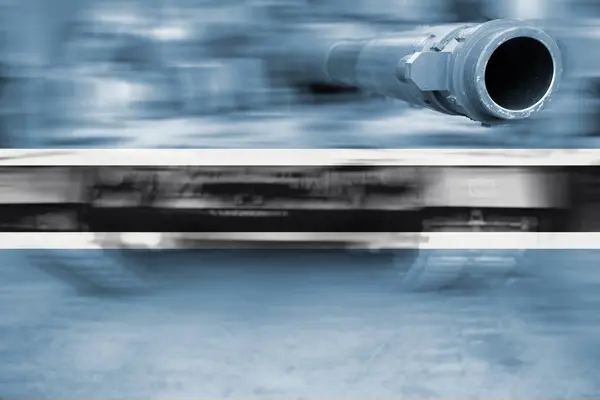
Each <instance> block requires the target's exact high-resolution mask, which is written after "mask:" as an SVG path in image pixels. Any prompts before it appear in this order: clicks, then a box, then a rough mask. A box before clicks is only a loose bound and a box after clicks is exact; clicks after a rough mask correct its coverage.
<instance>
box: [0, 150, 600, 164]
mask: <svg viewBox="0 0 600 400" xmlns="http://www.w3.org/2000/svg"><path fill="white" fill-rule="evenodd" d="M339 164H352V165H390V166H392V165H412V166H415V165H427V166H429V165H430V166H477V165H479V166H510V165H512V166H585V165H596V164H600V149H597V150H596V149H594V150H590V149H586V150H447V149H424V150H419V149H383V150H344V149H263V150H261V149H231V150H223V149H198V150H180V149H177V150H166V149H155V150H149V149H100V150H92V149H87V150H49V149H45V150H15V149H13V150H10V149H3V150H0V166H51V165H53V166H101V165H105V166H108V165H113V166H133V165H135V166H176V165H189V166H236V165H237V166H253V165H256V166H328V165H339Z"/></svg>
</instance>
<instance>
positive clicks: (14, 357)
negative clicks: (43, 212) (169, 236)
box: [0, 251, 600, 399]
mask: <svg viewBox="0 0 600 400" xmlns="http://www.w3.org/2000/svg"><path fill="white" fill-rule="evenodd" d="M408 260H409V259H408V257H407V263H408ZM599 261H600V251H596V252H583V251H580V252H571V253H566V252H559V253H551V252H547V253H545V255H544V256H543V257H542V260H541V261H540V264H538V265H537V266H536V267H535V269H536V273H537V274H538V276H541V277H542V278H544V279H542V280H537V279H535V280H531V279H525V280H520V281H516V282H513V283H512V284H511V285H509V286H500V287H496V288H492V289H488V290H469V291H457V292H455V293H452V294H450V293H447V294H435V295H433V294H420V295H408V294H402V293H400V292H399V290H398V286H397V282H398V280H397V279H398V275H397V273H398V272H397V271H394V270H393V269H391V268H390V259H389V257H388V256H386V255H363V254H347V253H341V252H318V253H315V252H313V253H309V252H301V251H294V252H291V251H277V252H275V251H273V252H265V251H243V252H242V251H239V252H232V251H222V252H213V253H209V254H207V253H198V252H178V253H175V254H174V253H171V254H169V255H165V256H163V257H156V258H154V259H153V260H152V262H151V266H153V267H155V268H156V267H163V268H164V267H166V268H168V269H163V270H161V271H162V272H160V273H159V272H158V270H155V274H154V275H153V276H154V278H153V279H154V282H160V283H161V285H160V287H159V288H157V289H156V290H155V291H153V292H152V293H150V294H147V295H143V296H139V297H134V298H105V299H98V298H84V297H77V296H75V294H74V293H73V292H72V290H71V289H69V288H68V287H66V286H63V284H61V283H58V282H57V281H55V280H53V279H51V278H49V277H48V276H47V275H45V274H44V273H42V272H39V271H37V270H35V269H33V268H31V267H30V265H28V264H27V261H26V259H25V257H24V254H23V253H22V252H19V251H3V252H2V253H0V282H2V283H1V284H0V297H1V300H0V304H1V306H0V307H1V310H0V311H1V316H0V361H1V362H0V396H1V397H3V398H17V397H19V398H29V399H31V398H90V399H92V398H98V399H100V398H103V399H106V398H149V399H155V398H156V399H158V398H163V399H164V398H209V397H210V398H221V397H223V398H225V397H227V398H248V397H263V398H264V397H267V396H269V397H278V398H292V397H293V398H306V397H322V398H324V397H336V398H342V397H344V398H349V397H352V398H361V397H369V398H384V397H387V398H392V397H393V398H448V399H450V398H452V399H457V398H484V397H485V398H521V399H523V398H546V399H547V398H567V397H568V398H575V397H577V398H582V397H596V396H598V395H599V394H600V382H599V381H598V379H597V377H598V374H597V370H598V367H599V365H600V364H599V362H598V361H597V360H600V357H599V356H600V353H599V350H598V349H600V316H599V315H596V314H600V313H597V312H596V311H597V310H598V308H599V307H600V290H598V289H599V288H600V269H599V268H597V266H598V264H599Z"/></svg>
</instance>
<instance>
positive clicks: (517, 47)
mask: <svg viewBox="0 0 600 400" xmlns="http://www.w3.org/2000/svg"><path fill="white" fill-rule="evenodd" d="M298 47H301V48H302V49H299V48H298ZM298 47H294V46H289V50H287V51H288V54H287V56H286V57H285V60H284V63H286V68H288V71H289V72H291V73H292V74H293V75H294V76H293V79H294V80H296V81H298V80H304V81H305V82H309V81H310V82H311V83H328V84H337V85H343V86H349V87H355V88H358V89H362V90H365V91H368V92H372V93H378V94H380V95H384V96H387V97H391V98H395V99H399V100H402V101H405V102H407V103H410V104H413V105H416V106H422V107H426V108H430V109H432V110H435V111H438V112H441V113H445V114H450V115H462V116H466V117H468V118H470V119H472V120H474V121H478V122H481V123H483V124H487V125H493V124H497V123H505V122H508V121H514V120H520V119H525V118H528V117H530V116H532V115H533V114H535V113H537V112H539V111H540V110H542V109H543V108H544V106H546V105H547V103H548V102H549V100H550V99H551V98H552V95H553V93H554V92H555V91H556V89H557V87H558V84H559V82H560V78H561V75H562V70H563V66H562V55H561V51H560V49H559V46H558V45H557V42H556V41H555V40H554V38H553V37H551V36H550V35H549V34H547V33H546V32H545V31H544V30H542V29H541V28H539V27H536V26H534V25H531V24H529V23H527V22H524V21H518V20H508V19H500V20H493V21H489V22H486V23H481V24H461V25H443V26H433V27H428V28H422V29H418V30H415V31H410V32H400V33H397V34H391V35H386V36H381V37H375V38H370V39H364V40H363V39H358V40H357V39H349V40H330V41H323V40H313V38H306V37H305V38H304V39H303V43H301V44H300V46H298ZM289 51H293V52H294V53H289Z"/></svg>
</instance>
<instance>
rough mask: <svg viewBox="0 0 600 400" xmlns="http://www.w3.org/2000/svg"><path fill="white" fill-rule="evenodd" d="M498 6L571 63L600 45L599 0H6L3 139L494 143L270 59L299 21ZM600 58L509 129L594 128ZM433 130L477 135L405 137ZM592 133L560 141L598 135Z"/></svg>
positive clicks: (471, 12)
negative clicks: (559, 39)
mask: <svg viewBox="0 0 600 400" xmlns="http://www.w3.org/2000/svg"><path fill="white" fill-rule="evenodd" d="M502 17H511V18H512V17H514V18H524V19H533V20H539V21H541V23H542V25H544V26H551V27H552V28H553V29H556V30H561V29H562V32H568V34H569V37H570V39H572V40H570V41H568V43H567V47H569V48H573V49H575V50H574V51H572V52H569V53H568V59H569V60H570V61H569V62H570V63H575V62H576V61H577V60H579V59H581V58H585V57H589V56H590V55H591V56H593V55H594V52H590V51H589V49H590V47H593V46H596V42H597V40H598V39H600V29H599V28H600V3H599V2H597V1H593V0H528V1H519V0H420V1H417V0H346V1H339V0H219V1H214V0H213V1H210V0H119V1H116V0H55V1H52V2H48V1H43V0H18V1H17V0H2V1H0V18H1V19H2V20H1V21H0V82H1V83H0V88H1V89H0V93H1V95H0V100H1V103H0V104H1V106H0V112H1V118H0V121H1V126H2V128H0V129H2V135H0V140H1V141H2V143H1V144H0V145H1V146H3V147H46V146H54V147H55V146H61V147H65V146H75V147H90V146H91V147H98V146H100V147H115V146H120V147H265V146H267V147H271V146H276V147H277V146H278V147H282V146H283V147H348V146H351V147H354V146H367V145H368V146H382V147H398V146H400V147H404V146H411V147H413V146H417V147H418V146H422V145H424V144H423V143H425V142H427V143H435V144H436V145H437V146H446V145H452V146H456V145H457V144H458V145H459V146H463V145H474V146H478V145H479V143H478V141H481V140H482V139H481V137H483V136H485V137H487V139H486V140H488V143H487V145H492V146H499V145H500V143H498V142H497V141H495V142H492V143H489V141H490V140H491V139H490V138H491V137H493V136H494V135H489V134H488V135H485V134H484V133H483V132H486V130H485V129H482V128H480V127H478V126H477V125H476V124H472V123H470V121H463V120H462V119H461V118H452V117H450V118H449V117H446V116H440V115H436V114H435V113H433V112H429V111H423V110H412V109H410V107H409V106H407V105H404V104H402V103H401V102H399V101H393V100H389V99H387V100H384V99H377V98H372V97H369V98H368V99H365V96H364V95H361V94H357V93H352V92H344V93H340V92H339V90H338V91H336V90H333V89H332V88H323V87H311V88H296V89H298V90H292V89H290V88H289V85H284V84H282V82H281V78H280V77H279V76H278V75H277V71H276V69H277V68H276V67H275V68H274V67H273V65H274V64H275V65H276V63H273V62H266V61H267V60H266V59H267V58H268V53H269V50H270V49H273V48H274V47H276V46H282V45H284V46H294V45H297V44H295V43H281V42H282V37H283V36H282V35H283V34H288V33H292V32H300V31H306V30H313V31H314V32H317V33H320V32H322V33H323V34H324V35H325V34H326V35H329V36H337V37H349V38H351V37H358V36H365V34H366V35H371V34H378V33H382V32H390V31H398V30H404V29H411V28H414V27H415V26H417V25H423V24H445V23H454V22H482V21H486V20H489V19H494V18H502ZM596 36H597V38H596ZM286 37H288V36H286ZM290 37H293V35H292V36H290ZM594 63H595V62H592V61H590V65H594ZM596 69H597V70H598V71H600V63H598V68H595V67H594V68H588V69H587V70H586V71H585V77H584V78H585V79H578V80H576V81H573V82H572V83H570V84H568V85H565V86H566V89H563V92H569V93H571V94H572V93H575V94H576V95H575V96H571V99H572V98H573V97H574V98H576V99H577V100H578V102H577V105H576V106H573V105H572V104H571V103H572V101H569V100H568V99H566V100H564V101H562V102H561V101H558V102H557V103H558V104H559V105H557V106H556V109H558V110H559V111H560V112H558V111H557V112H553V113H546V114H548V115H550V114H552V117H551V118H550V117H548V118H550V119H551V122H550V123H548V122H547V121H546V122H540V121H537V122H536V124H535V125H533V126H534V127H533V128H532V127H531V126H529V125H528V126H527V127H523V126H520V127H519V128H513V130H515V129H517V130H519V131H527V132H531V131H532V130H534V131H536V132H538V131H544V132H545V134H550V131H553V132H554V131H559V132H558V133H559V135H558V136H560V137H563V136H565V135H564V134H565V133H567V131H568V134H569V135H568V136H569V137H572V136H581V135H583V136H589V135H594V134H595V133H596V132H598V130H597V125H598V123H597V120H599V119H600V118H598V117H597V115H598V114H599V113H598V112H597V110H598V108H599V107H598V106H597V103H598V102H597V100H596V98H597V93H595V92H598V90H597V87H598V86H599V85H598V84H597V83H596V81H597V79H596ZM566 97H568V96H566ZM566 97H565V98H566ZM583 98H585V99H586V100H585V107H582V106H581V104H580V101H581V99H583ZM315 105H316V106H315ZM340 105H341V106H340ZM564 113H567V114H569V113H570V114H569V115H568V116H567V117H564V115H563V114H564ZM573 113H578V117H576V118H574V117H573V116H572V114H573ZM559 114H560V115H559ZM413 115H414V116H413ZM398 118H400V119H401V120H402V123H400V124H399V123H398ZM342 120H343V121H344V122H343V123H342V122H340V121H342ZM365 121H369V126H368V127H367V126H364V125H365ZM557 121H558V122H561V121H563V122H564V123H562V124H561V123H557ZM575 121H576V122H575ZM265 124H266V125H265ZM348 124H353V125H352V129H348ZM540 124H541V125H540ZM530 125H531V124H530ZM367 129H368V130H369V132H367V137H369V138H370V140H369V141H368V143H365V142H367V141H365V140H364V138H365V133H366V130H367ZM323 132H327V134H326V135H323V134H322V133H323ZM336 132H338V134H336ZM339 132H346V133H347V134H345V135H342V136H341V137H340V135H339ZM423 132H424V133H429V134H430V136H431V135H432V134H435V135H438V134H441V133H454V134H458V133H460V132H462V133H464V134H465V135H466V134H469V135H471V136H469V138H467V139H464V138H463V139H461V140H462V141H458V142H457V141H456V140H455V141H452V140H451V139H448V138H439V137H437V138H436V137H435V135H434V138H433V139H430V140H429V141H426V140H424V139H423V138H424V136H418V137H417V139H411V141H408V142H402V141H400V140H401V139H402V138H403V137H405V136H406V135H413V136H414V135H415V134H421V133H423ZM554 133H557V132H554ZM508 136H511V135H503V137H504V139H503V140H506V137H508ZM361 138H362V139H361ZM477 138H479V139H477ZM402 140H404V139H402ZM465 140H466V142H465ZM494 140H497V138H496V139H494ZM547 143H549V142H548V141H543V142H540V143H537V144H535V147H539V146H543V145H545V144H547ZM586 143H587V144H586V145H585V146H583V145H582V142H577V141H576V140H575V139H572V138H570V139H569V140H568V141H565V140H563V141H562V142H560V143H557V142H552V145H554V146H557V145H558V146H559V147H561V146H570V145H573V146H574V147H582V146H583V147H589V146H592V147H594V146H596V144H590V143H592V142H586ZM484 145H485V144H484ZM523 145H525V146H529V145H530V144H529V143H525V144H524V143H522V142H519V144H518V146H521V147H523ZM503 146H509V147H511V146H514V144H513V145H511V144H510V143H508V142H507V143H504V144H503Z"/></svg>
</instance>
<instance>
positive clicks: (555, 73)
mask: <svg viewBox="0 0 600 400" xmlns="http://www.w3.org/2000/svg"><path fill="white" fill-rule="evenodd" d="M561 74H562V62H561V54H560V50H559V48H558V45H557V44H556V42H555V41H554V40H553V39H552V38H551V37H549V36H548V35H546V34H545V33H544V32H542V31H540V30H537V29H531V30H530V31H529V30H527V31H525V29H523V28H521V29H516V30H510V31H508V32H505V33H504V34H503V35H499V37H497V38H496V40H493V41H492V42H491V43H490V44H489V46H488V47H487V49H486V51H485V52H484V54H482V57H481V58H480V62H479V65H478V66H477V76H478V78H477V84H476V86H477V91H478V93H479V97H480V98H481V100H482V103H483V105H484V107H485V108H486V109H487V110H488V111H489V112H490V113H491V114H492V115H493V116H494V117H496V118H499V119H504V120H514V119H524V118H528V117H530V116H531V115H532V114H535V113H537V112H539V111H541V110H542V109H543V108H544V107H545V106H546V105H547V103H548V102H549V101H550V99H551V97H552V95H553V93H554V92H555V91H556V89H557V87H558V83H559V80H560V76H561Z"/></svg>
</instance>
